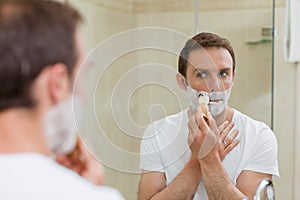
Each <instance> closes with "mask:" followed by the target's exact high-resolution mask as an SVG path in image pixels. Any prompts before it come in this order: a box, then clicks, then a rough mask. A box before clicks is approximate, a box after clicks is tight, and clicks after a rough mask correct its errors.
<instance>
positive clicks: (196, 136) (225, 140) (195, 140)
mask: <svg viewBox="0 0 300 200" xmlns="http://www.w3.org/2000/svg"><path fill="white" fill-rule="evenodd" d="M208 115H209V120H208V121H207V122H206V121H205V120H204V119H203V113H202V110H201V108H198V109H197V111H196V113H192V111H191V110H189V111H188V116H189V124H188V127H189V136H188V142H189V145H190V149H191V152H192V154H193V155H194V156H196V157H197V158H198V159H201V158H203V157H205V156H206V155H207V154H208V153H209V152H210V151H212V150H213V149H216V150H218V154H219V157H220V159H221V160H223V159H224V158H225V157H226V155H227V154H228V153H229V152H230V151H231V150H233V149H234V148H235V147H236V146H237V145H238V144H239V140H237V139H235V138H236V136H237V135H238V130H235V131H234V132H233V133H232V134H231V135H228V134H229V132H230V131H231V130H232V128H233V123H232V122H230V123H228V122H227V121H225V122H224V123H223V124H222V125H221V126H220V127H219V128H217V126H216V123H215V121H214V119H213V118H212V117H211V115H210V114H208ZM220 130H221V131H220ZM216 145H217V148H216Z"/></svg>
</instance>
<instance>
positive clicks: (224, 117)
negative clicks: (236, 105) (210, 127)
mask: <svg viewBox="0 0 300 200" xmlns="http://www.w3.org/2000/svg"><path fill="white" fill-rule="evenodd" d="M233 113H234V111H233V109H232V108H230V107H229V106H227V107H226V108H225V110H224V112H222V113H221V114H220V115H218V116H216V117H214V119H215V121H216V124H217V126H218V127H219V126H220V125H222V124H223V122H225V121H228V122H231V121H232V117H233Z"/></svg>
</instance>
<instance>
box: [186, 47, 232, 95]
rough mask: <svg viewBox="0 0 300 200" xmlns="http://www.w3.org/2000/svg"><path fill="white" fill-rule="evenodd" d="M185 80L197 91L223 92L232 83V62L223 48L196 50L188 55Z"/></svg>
mask: <svg viewBox="0 0 300 200" xmlns="http://www.w3.org/2000/svg"><path fill="white" fill-rule="evenodd" d="M188 61H189V62H188V64H187V71H186V78H187V81H188V82H189V84H190V86H191V87H192V88H193V89H195V90H197V91H205V92H211V91H218V92H221V91H224V90H227V89H228V88H229V87H230V86H231V85H232V83H233V78H234V72H233V61H232V58H231V55H230V53H229V52H228V51H227V49H224V48H216V47H212V48H207V49H196V50H193V51H191V52H190V53H189V56H188Z"/></svg>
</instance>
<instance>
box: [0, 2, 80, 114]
mask: <svg viewBox="0 0 300 200" xmlns="http://www.w3.org/2000/svg"><path fill="white" fill-rule="evenodd" d="M81 20H82V18H81V15H80V14H79V13H78V12H77V11H76V10H75V9H73V8H71V7H70V6H69V5H66V4H62V3H59V2H56V1H51V0H1V1H0V111H2V110H5V109H8V108H13V107H32V106H34V105H35V102H34V100H33V99H32V97H31V95H30V89H31V86H32V83H33V81H34V80H35V79H36V77H37V76H38V75H39V73H40V72H41V71H42V70H43V69H44V68H45V67H47V66H50V65H53V64H56V63H63V64H65V65H66V66H67V68H68V72H69V74H71V73H72V71H73V68H74V66H75V65H76V62H77V57H78V55H77V49H76V43H75V32H76V28H77V25H78V23H79V22H80V21H81Z"/></svg>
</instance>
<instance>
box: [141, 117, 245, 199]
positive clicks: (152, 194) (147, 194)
mask: <svg viewBox="0 0 300 200" xmlns="http://www.w3.org/2000/svg"><path fill="white" fill-rule="evenodd" d="M232 128H233V124H232V123H228V122H225V123H224V124H223V125H222V134H221V135H220V140H219V142H218V143H217V147H218V150H217V151H218V156H219V158H220V159H221V160H223V159H224V158H225V157H226V155H227V154H228V153H229V152H231V150H233V149H234V148H235V147H236V146H237V145H238V144H239V140H237V139H235V138H236V136H237V135H238V131H237V130H235V131H233V133H232V134H231V136H230V137H228V138H227V142H228V145H227V146H224V143H222V141H223V139H224V138H226V136H227V135H228V133H229V132H230V131H231V130H232ZM194 143H196V141H193V142H191V144H190V148H193V146H194V145H196V144H194ZM201 177H202V176H201V168H200V164H199V160H198V158H196V157H195V156H192V157H191V159H190V160H189V162H188V163H187V164H186V166H185V168H184V169H183V170H182V171H181V172H180V173H179V175H178V176H177V177H176V178H175V179H174V180H173V181H172V182H171V183H170V184H169V185H168V186H167V185H166V177H165V174H164V173H162V172H149V171H144V172H143V173H142V175H141V179H140V184H139V192H138V196H139V200H146V199H147V200H148V199H151V200H154V199H172V200H175V199H178V200H179V199H185V200H186V199H192V197H193V196H194V194H195V192H196V190H197V188H198V185H199V182H200V180H201Z"/></svg>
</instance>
